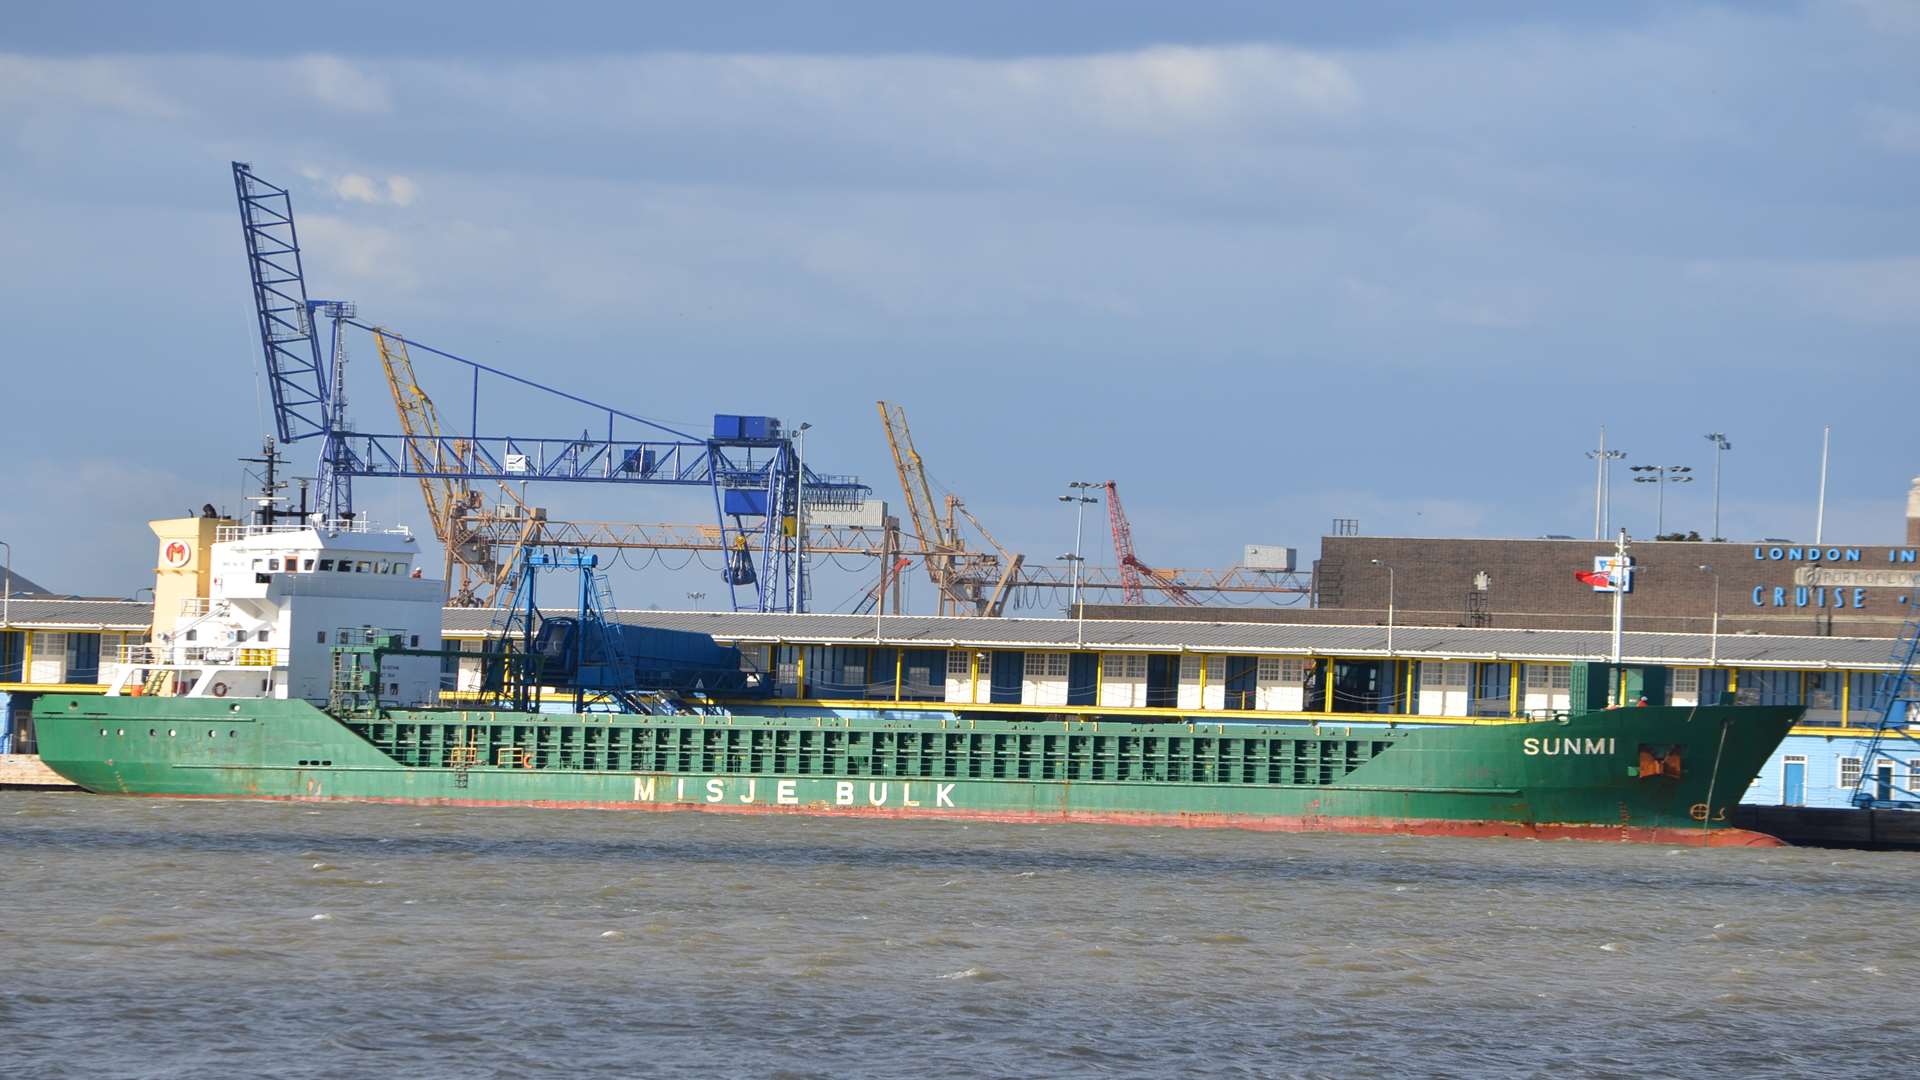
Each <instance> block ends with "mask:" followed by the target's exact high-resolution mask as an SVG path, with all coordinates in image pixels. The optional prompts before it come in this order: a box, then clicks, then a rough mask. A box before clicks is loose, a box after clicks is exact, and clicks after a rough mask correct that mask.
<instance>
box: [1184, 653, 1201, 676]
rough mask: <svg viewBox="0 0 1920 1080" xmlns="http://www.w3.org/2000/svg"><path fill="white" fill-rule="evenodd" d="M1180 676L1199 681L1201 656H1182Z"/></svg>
mask: <svg viewBox="0 0 1920 1080" xmlns="http://www.w3.org/2000/svg"><path fill="white" fill-rule="evenodd" d="M1180 678H1182V679H1184V680H1185V681H1187V682H1198V681H1199V679H1200V658H1199V657H1197V656H1183V657H1181V658H1180Z"/></svg>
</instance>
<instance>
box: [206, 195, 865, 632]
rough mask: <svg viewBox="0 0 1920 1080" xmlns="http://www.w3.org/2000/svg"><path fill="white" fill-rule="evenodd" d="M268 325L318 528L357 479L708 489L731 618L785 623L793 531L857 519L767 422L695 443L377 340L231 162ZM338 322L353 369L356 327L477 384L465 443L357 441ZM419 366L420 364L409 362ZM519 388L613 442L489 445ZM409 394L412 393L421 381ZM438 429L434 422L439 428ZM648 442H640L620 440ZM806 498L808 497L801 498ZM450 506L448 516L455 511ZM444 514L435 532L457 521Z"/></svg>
mask: <svg viewBox="0 0 1920 1080" xmlns="http://www.w3.org/2000/svg"><path fill="white" fill-rule="evenodd" d="M233 179H234V190H235V194H236V196H237V198H238V200H239V206H240V216H241V225H242V232H243V235H244V237H245V240H246V246H247V258H248V268H249V273H250V275H251V278H252V283H253V296H254V308H255V314H256V316H257V317H258V320H259V331H260V341H261V347H262V351H263V353H264V355H265V359H266V370H267V383H268V387H269V390H270V393H271V396H272V399H273V409H274V425H275V430H276V432H277V433H278V435H279V437H280V441H281V442H282V443H292V442H297V441H300V440H302V439H307V438H318V439H320V441H321V453H320V459H321V468H320V470H319V473H320V475H321V476H322V478H324V479H326V480H327V484H328V487H327V489H326V490H323V491H322V492H321V511H320V515H321V517H322V519H323V520H329V521H330V520H338V519H342V518H346V517H349V516H350V515H351V514H352V512H353V508H352V491H351V485H350V482H351V479H352V478H353V477H361V476H385V477H399V478H412V479H416V480H422V481H442V482H446V484H447V486H444V487H442V488H441V489H440V494H442V495H449V496H457V495H458V494H459V492H461V491H463V490H464V491H466V492H467V493H468V498H470V497H471V491H472V489H473V486H474V485H475V484H479V483H484V482H495V483H500V484H503V485H504V484H509V483H513V482H516V481H533V480H541V481H548V482H571V483H613V484H666V485H679V486H689V487H705V488H708V489H709V490H711V491H712V492H713V500H714V511H715V516H716V518H717V519H718V524H719V529H720V533H721V546H722V548H723V550H724V551H725V552H726V553H727V557H726V559H725V564H726V565H725V570H724V571H723V575H724V579H725V580H726V582H727V586H728V593H729V595H730V597H731V598H732V600H733V607H734V608H735V610H757V611H783V610H798V609H803V608H804V603H805V601H804V597H803V596H801V595H800V594H801V592H802V591H803V583H802V582H801V580H800V575H801V567H800V565H799V551H800V543H799V538H798V537H797V535H796V530H794V529H791V528H789V527H788V523H789V522H791V521H793V520H794V519H796V518H797V517H799V516H800V514H799V504H800V500H801V499H802V498H803V497H804V498H805V500H806V503H807V506H808V507H809V508H814V509H819V508H833V509H852V508H857V507H858V506H859V505H860V504H861V503H862V502H863V501H864V500H865V497H866V495H867V494H868V492H869V490H870V489H868V488H867V487H866V485H864V484H862V483H860V481H859V480H858V479H856V478H854V477H850V476H831V475H824V474H820V473H817V472H815V471H814V470H813V469H810V468H804V467H803V466H802V463H801V462H800V460H799V457H798V454H797V452H796V447H795V445H794V439H793V437H792V436H791V435H789V434H787V433H785V432H783V431H781V430H780V425H779V423H778V421H776V420H773V419H772V418H770V417H763V416H734V415H719V416H716V417H715V426H714V431H713V434H712V436H711V437H703V436H700V435H694V434H691V433H688V432H685V431H681V430H679V429H677V428H674V427H671V426H669V425H666V424H663V423H660V422H659V421H655V420H650V419H647V418H646V417H643V416H640V415H637V414H635V413H633V412H629V411H626V410H624V409H619V408H615V407H613V406H610V405H606V404H603V403H601V402H598V401H594V400H592V399H590V398H588V397H585V396H582V395H578V394H574V393H570V392H568V391H565V390H560V389H558V388H556V387H551V386H545V385H542V384H540V383H537V382H534V381H533V380H531V379H527V378H524V377H521V376H518V375H514V374H511V373H509V372H506V371H503V370H501V369H499V368H495V367H491V366H489V365H486V364H482V363H478V362H476V361H473V360H469V359H467V358H465V357H461V356H458V355H455V354H453V353H451V352H447V351H444V350H441V349H436V348H433V347H432V346H429V345H424V344H422V343H421V342H419V341H417V340H413V339H410V338H406V337H404V336H401V335H398V334H394V333H393V332H391V331H378V330H376V328H375V327H373V326H370V325H368V324H367V323H364V322H361V321H359V320H358V318H357V316H356V313H355V312H354V311H353V309H352V306H351V305H347V304H344V303H341V302H336V301H311V300H309V298H308V296H307V288H306V279H305V271H304V268H303V266H302V262H301V254H300V245H299V240H298V235H297V232H296V230H295V226H294V218H293V207H292V200H291V197H290V196H289V194H288V192H287V189H285V188H281V187H278V186H276V185H273V184H270V183H267V182H266V181H264V180H261V179H259V178H258V177H256V176H254V175H253V171H252V168H251V166H249V165H247V164H246V163H244V162H234V163H233ZM323 314H324V315H325V316H327V317H330V318H331V319H332V322H333V333H334V348H333V351H332V355H333V357H335V358H336V360H337V361H339V363H340V365H342V366H343V365H344V358H345V352H344V344H343V342H342V339H341V335H342V334H343V332H344V331H345V330H346V329H347V328H349V327H351V328H355V329H359V330H363V331H366V332H369V333H376V334H377V338H376V340H377V341H379V340H384V341H385V343H386V344H387V346H388V348H389V350H391V348H392V347H393V346H394V344H395V343H398V344H399V345H400V346H402V347H404V348H405V349H407V350H408V351H409V353H410V354H413V353H422V352H424V353H428V354H431V355H433V356H436V357H439V358H441V359H443V360H445V361H448V362H450V363H452V364H454V365H456V366H457V367H458V368H459V369H460V370H461V372H462V374H464V375H466V376H468V379H469V381H470V383H471V386H472V392H471V397H470V398H469V400H468V401H467V402H465V405H466V408H465V409H464V410H463V411H464V413H465V419H466V421H467V423H466V431H465V433H464V434H453V433H450V432H448V431H446V430H444V428H441V429H440V430H428V429H425V428H422V429H420V430H407V431H402V432H401V433H400V434H390V433H384V432H369V431H355V430H351V429H350V427H349V424H348V422H347V419H346V416H345V412H344V402H345V397H344V387H341V386H336V385H334V383H335V382H337V381H339V380H338V379H337V378H332V379H330V378H329V372H328V370H327V367H326V366H325V365H324V364H323V363H322V359H321V352H320V336H319V333H318V331H317V330H316V320H317V319H318V318H319V317H321V316H322V315H323ZM409 366H411V356H410V357H409ZM483 376H485V377H487V378H488V379H492V380H501V381H505V382H507V383H511V384H513V385H514V386H515V387H516V388H517V391H519V392H524V391H526V390H532V391H535V392H538V393H542V394H546V395H549V396H551V397H554V398H558V399H561V400H564V401H566V402H569V403H571V404H572V405H574V406H578V407H581V408H583V409H585V410H587V411H588V413H589V414H590V415H591V416H593V417H594V420H595V423H596V424H597V425H601V424H603V425H604V428H603V430H604V432H605V434H604V437H603V436H602V435H600V434H597V433H589V432H583V433H582V434H581V435H580V436H578V437H563V438H556V437H547V436H521V435H489V434H483V433H482V432H481V430H480V390H481V382H482V377H483ZM410 381H413V382H414V384H415V385H417V381H416V380H410ZM436 426H438V420H437V415H436ZM623 426H624V427H626V428H627V429H628V430H629V432H631V431H632V430H633V429H636V428H637V429H640V437H638V438H636V437H634V436H633V435H632V434H628V433H623V432H622V431H621V430H620V429H621V428H622V427H623ZM803 493H804V495H803ZM450 505H453V504H450ZM449 513H450V511H449V510H447V509H445V508H443V510H442V514H441V517H440V519H439V522H438V523H439V524H444V523H445V522H446V521H448V520H449V518H448V517H447V515H448V514H449Z"/></svg>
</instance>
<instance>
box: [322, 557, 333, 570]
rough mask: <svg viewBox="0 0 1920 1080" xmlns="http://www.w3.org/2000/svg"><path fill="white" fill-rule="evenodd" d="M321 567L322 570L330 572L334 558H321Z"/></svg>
mask: <svg viewBox="0 0 1920 1080" xmlns="http://www.w3.org/2000/svg"><path fill="white" fill-rule="evenodd" d="M320 569H321V570H322V571H328V572H330V571H332V569H333V560H332V559H321V560H320Z"/></svg>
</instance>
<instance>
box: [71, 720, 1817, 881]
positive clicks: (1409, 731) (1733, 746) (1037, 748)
mask: <svg viewBox="0 0 1920 1080" xmlns="http://www.w3.org/2000/svg"><path fill="white" fill-rule="evenodd" d="M1800 712H1801V710H1800V708H1799V707H1797V706H1793V707H1777V708H1775V707H1750V706H1704V707H1697V708H1680V707H1665V708H1661V707H1652V708H1635V709H1615V710H1606V711H1600V712H1592V713H1587V714H1585V715H1574V716H1568V717H1564V718H1560V719H1554V720H1547V721H1537V722H1528V723H1520V724H1491V725H1434V726H1416V727H1402V726H1389V725H1359V724H1355V725H1344V724H1341V725H1328V724H1319V725H1313V724H1300V725H1291V724H1269V725H1237V724H1216V723H1206V724H1186V723H1181V724H1165V723H1132V722H1114V721H1101V720H1082V719H1067V720H1043V719H1033V720H1004V719H972V718H965V717H962V716H958V715H949V716H939V717H935V716H928V715H925V714H908V715H903V716H898V717H891V718H890V717H887V716H886V715H885V714H879V715H876V716H875V717H874V718H870V719H852V718H847V717H831V716H807V717H793V716H784V717H783V716H737V715H676V716H645V715H630V714H621V713H592V712H588V713H569V714H560V715H554V714H539V713H523V712H511V711H491V710H481V711H461V710H449V709H376V710H371V711H368V712H366V713H364V714H363V715H353V714H350V713H349V714H343V715H336V714H334V713H331V712H329V711H327V710H325V709H322V708H319V707H316V706H314V705H312V704H309V703H308V702H306V701H302V700H297V699H294V700H271V699H250V700H243V701H223V700H220V699H217V698H206V697H184V698H169V697H92V696H88V697H81V696H63V695H49V696H47V697H45V698H42V699H41V700H40V701H39V702H38V703H37V704H36V708H35V722H36V724H37V727H38V731H39V738H40V751H41V756H42V758H43V759H44V760H45V761H46V763H47V764H48V765H49V766H51V767H52V768H54V769H55V770H57V771H59V772H60V773H61V774H62V775H64V776H66V777H68V778H69V779H71V780H73V781H74V782H75V783H77V784H79V785H80V786H82V787H84V788H86V789H88V790H90V791H95V792H103V793H115V794H128V795H158V796H173V797H213V798H231V797H251V798H269V799H307V800H321V799H347V800H366V801H380V802H397V803H413V804H432V805H485V806H499V805H525V806H544V807H592V808H601V809H632V810H704V811H724V812H768V813H780V812H785V813H814V814H848V815H869V816H886V817H915V816H925V817H942V818H977V819H987V820H995V821H1026V822H1044V821H1093V822H1110V823H1129V824H1162V825H1182V826H1235V827H1242V828H1251V829H1267V830H1276V831H1306V830H1331V831H1345V832H1366V833H1410V834H1438V835H1460V836H1508V837H1531V838H1540V839H1593V840H1630V841H1647V842H1657V843H1682V844H1696V845H1727V844H1732V845H1754V844H1771V843H1775V842H1776V841H1774V840H1773V839H1772V838H1770V837H1766V836H1764V835H1761V834H1758V833H1752V832H1747V831H1744V830H1740V829H1736V828H1732V827H1730V826H1729V825H1728V824H1727V815H1728V811H1729V810H1730V808H1731V807H1732V806H1733V805H1734V804H1736V803H1737V802H1738V801H1739V799H1740V795H1741V793H1742V792H1743V791H1744V790H1745V789H1746V786H1747V784H1748V783H1749V782H1750V781H1751V779H1752V778H1753V776H1754V775H1755V773H1756V771H1757V770H1758V769H1759V767H1760V766H1761V764H1762V763H1763V762H1764V761H1765V760H1766V758H1767V755H1768V754H1769V753H1771V752H1772V750H1773V749H1774V747H1775V746H1776V745H1778V743H1779V742H1780V740H1781V739H1782V738H1784V737H1785V735H1786V733H1787V730H1788V728H1789V727H1791V725H1792V724H1793V722H1794V721H1795V720H1796V719H1797V718H1798V717H1799V715H1800Z"/></svg>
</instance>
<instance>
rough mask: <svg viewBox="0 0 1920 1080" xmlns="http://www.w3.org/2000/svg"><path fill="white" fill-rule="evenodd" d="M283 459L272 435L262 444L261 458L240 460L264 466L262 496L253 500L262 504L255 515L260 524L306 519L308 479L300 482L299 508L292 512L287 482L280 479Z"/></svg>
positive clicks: (262, 471) (261, 483) (261, 474)
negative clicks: (288, 503)
mask: <svg viewBox="0 0 1920 1080" xmlns="http://www.w3.org/2000/svg"><path fill="white" fill-rule="evenodd" d="M283 460H285V459H284V457H283V456H282V455H281V453H280V446H279V444H278V443H276V442H275V441H274V438H273V436H271V435H269V436H267V440H266V442H264V443H262V444H261V447H260V456H259V457H257V458H241V459H240V461H241V463H242V464H245V465H259V466H261V467H262V468H261V473H260V494H258V495H254V496H252V497H251V498H250V500H249V501H251V502H254V503H256V504H258V506H257V508H256V509H255V510H254V512H253V521H254V524H256V525H273V524H277V523H279V522H281V521H304V520H306V517H307V481H306V480H305V478H302V479H301V480H300V507H299V509H297V510H288V509H286V508H285V506H284V505H283V504H284V503H285V502H286V498H285V496H284V494H283V493H284V492H285V491H286V487H287V483H286V481H284V480H282V479H280V462H281V461H283Z"/></svg>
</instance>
